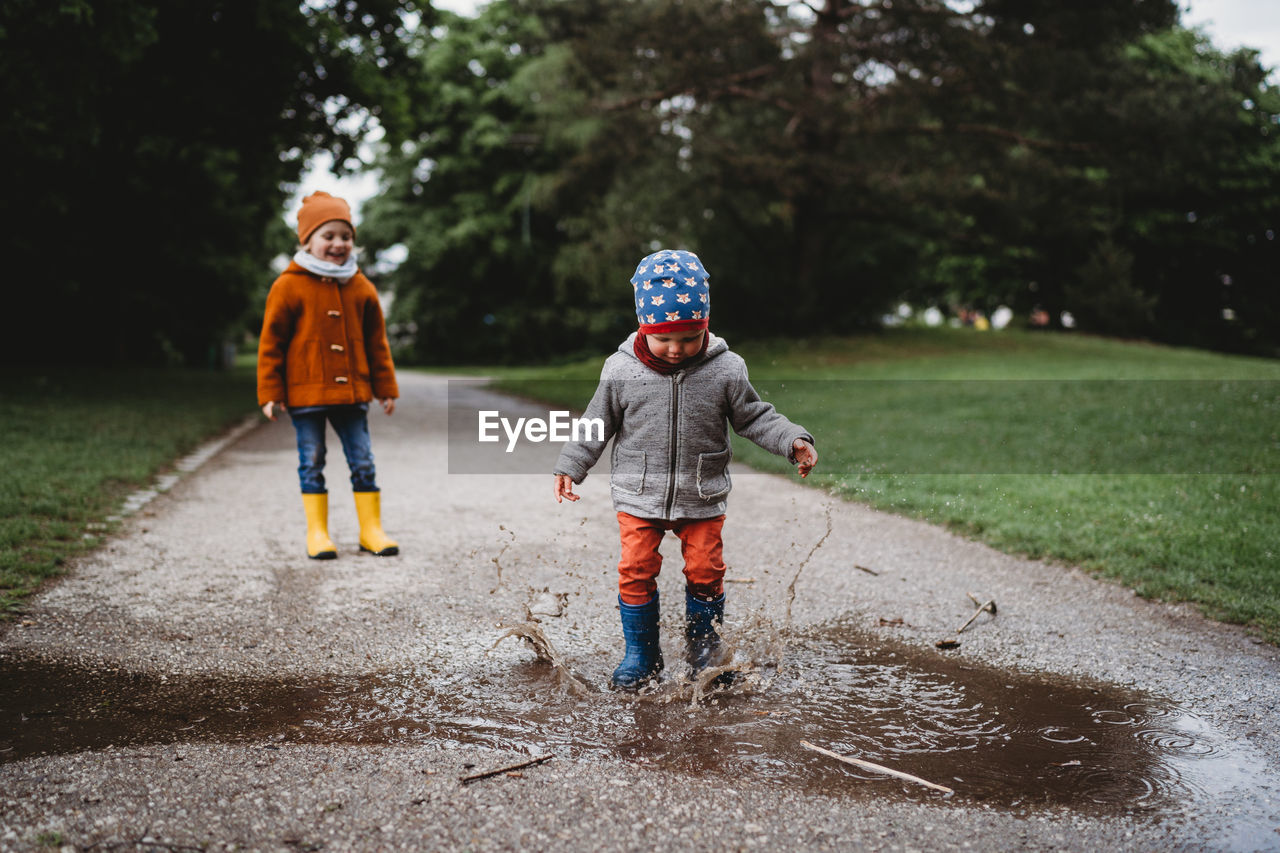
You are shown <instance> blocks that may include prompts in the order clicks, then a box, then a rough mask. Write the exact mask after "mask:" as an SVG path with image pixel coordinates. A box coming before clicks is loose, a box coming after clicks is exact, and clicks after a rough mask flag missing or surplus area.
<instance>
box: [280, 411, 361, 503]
mask: <svg viewBox="0 0 1280 853" xmlns="http://www.w3.org/2000/svg"><path fill="white" fill-rule="evenodd" d="M289 417H290V418H291V419H292V420H293V428H294V430H296V431H297V433H298V479H299V480H301V481H302V493H303V494H304V495H323V494H324V493H325V492H326V489H325V487H324V456H325V446H324V433H325V422H326V421H327V422H328V423H331V424H333V429H334V432H336V433H337V434H338V440H339V441H341V442H342V452H343V453H344V454H346V457H347V467H348V468H350V469H351V489H352V491H356V492H376V491H378V484H377V480H376V479H375V474H374V469H373V448H372V446H371V444H370V441H369V418H368V414H367V413H366V412H365V410H364V407H362V406H330V407H327V408H325V409H323V410H320V411H312V412H304V413H302V414H294V413H293V412H290V413H289Z"/></svg>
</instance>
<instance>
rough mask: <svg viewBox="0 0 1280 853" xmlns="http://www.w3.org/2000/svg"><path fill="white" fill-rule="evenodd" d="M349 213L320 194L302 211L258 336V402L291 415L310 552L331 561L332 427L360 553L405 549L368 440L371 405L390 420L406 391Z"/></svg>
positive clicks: (270, 414) (271, 412)
mask: <svg viewBox="0 0 1280 853" xmlns="http://www.w3.org/2000/svg"><path fill="white" fill-rule="evenodd" d="M354 240H355V226H354V225H353V224H352V222H351V208H350V207H349V206H348V205H347V203H346V202H345V201H343V200H342V199H340V198H336V197H334V196H331V195H329V193H326V192H316V193H313V194H312V195H309V196H307V197H306V198H305V199H303V200H302V209H301V210H300V211H299V212H298V244H299V249H298V252H297V253H296V254H295V255H294V256H293V261H292V262H291V263H290V264H289V268H288V269H286V270H285V271H284V272H283V273H281V275H280V277H279V278H277V279H276V280H275V282H274V283H273V284H272V285H271V291H270V292H269V293H268V294H267V308H266V314H265V316H264V317H263V320H262V335H261V336H260V338H259V340H258V405H259V406H261V407H262V413H263V414H264V415H266V416H267V418H268V419H269V420H272V421H274V420H275V419H276V413H277V412H280V411H283V412H288V414H289V418H290V419H291V420H292V421H293V426H294V429H295V430H296V432H297V435H298V461H299V464H298V477H299V479H300V480H301V483H302V506H303V509H304V511H305V512H306V517H307V556H308V557H311V558H312V559H316V560H331V559H333V558H335V557H337V556H338V550H337V548H336V547H335V546H334V544H333V540H331V539H330V538H329V494H328V491H327V490H326V489H325V484H324V461H325V425H326V423H328V424H332V425H333V428H334V431H335V432H336V433H337V434H338V438H339V440H340V441H341V442H342V450H343V453H344V454H345V455H346V458H347V467H348V468H350V470H351V487H352V490H353V491H354V493H355V503H356V515H357V516H358V517H359V520H360V550H362V551H368V552H371V553H373V554H376V555H378V556H380V557H385V556H390V555H393V554H398V553H399V552H400V548H399V546H398V545H397V544H396V543H395V542H394V541H392V540H391V539H390V538H389V537H388V536H387V534H386V533H385V532H383V530H382V505H381V492H380V491H379V489H378V485H377V482H376V477H375V470H374V465H373V450H372V447H371V444H370V439H369V421H368V416H367V413H368V409H369V401H370V400H373V399H374V398H377V400H378V401H379V402H380V403H381V404H382V408H383V411H385V412H386V413H387V414H388V415H390V414H391V413H392V412H394V411H395V408H396V398H397V397H399V396H400V390H399V388H398V386H397V385H396V373H395V365H394V364H393V363H392V360H391V347H390V346H389V344H388V343H387V330H386V325H385V323H384V322H383V317H382V305H381V304H380V303H379V302H378V291H377V289H376V288H375V287H374V286H373V283H372V282H371V281H369V279H367V278H365V276H364V274H363V273H361V272H360V270H359V268H358V267H357V265H356V259H355V247H354V245H353V242H354Z"/></svg>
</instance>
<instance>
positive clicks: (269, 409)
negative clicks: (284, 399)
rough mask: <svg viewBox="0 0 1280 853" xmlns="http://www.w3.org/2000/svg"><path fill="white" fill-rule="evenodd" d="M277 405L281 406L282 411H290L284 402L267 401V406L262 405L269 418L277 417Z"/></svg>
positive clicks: (271, 419)
mask: <svg viewBox="0 0 1280 853" xmlns="http://www.w3.org/2000/svg"><path fill="white" fill-rule="evenodd" d="M277 406H278V407H279V408H280V411H282V412H287V411H288V409H286V408H285V407H284V403H275V402H272V403H267V404H266V405H265V406H263V407H262V414H264V415H266V416H267V420H269V421H274V420H275V419H276V407H277Z"/></svg>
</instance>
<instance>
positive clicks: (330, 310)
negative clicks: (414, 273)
mask: <svg viewBox="0 0 1280 853" xmlns="http://www.w3.org/2000/svg"><path fill="white" fill-rule="evenodd" d="M399 396H400V388H399V386H397V385H396V371H395V365H394V364H393V363H392V361H391V347H390V345H389V344H388V343H387V328H386V324H385V323H384V322H383V318H382V305H381V304H380V303H379V302H378V291H377V289H376V288H375V287H374V286H373V282H371V281H369V279H367V278H365V276H364V274H363V273H360V272H357V273H356V274H355V276H353V277H352V278H351V279H350V280H349V281H347V283H346V284H340V283H339V282H338V280H337V279H333V278H322V277H320V276H318V275H314V274H312V273H310V272H308V271H306V270H305V269H303V268H302V267H300V266H298V264H296V263H293V262H290V264H289V268H288V269H286V270H285V271H284V272H283V273H281V275H280V277H279V278H277V279H276V280H275V282H273V283H272V285H271V291H270V292H269V293H268V294H267V310H266V314H265V315H264V316H263V318H262V335H261V336H260V337H259V338H258V405H259V406H264V405H266V404H267V403H269V402H283V403H284V404H285V406H289V407H296V406H337V405H343V404H349V403H367V402H369V401H370V400H372V399H374V398H377V399H379V400H383V399H386V398H388V397H399Z"/></svg>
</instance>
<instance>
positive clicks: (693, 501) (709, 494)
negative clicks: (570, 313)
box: [555, 332, 813, 521]
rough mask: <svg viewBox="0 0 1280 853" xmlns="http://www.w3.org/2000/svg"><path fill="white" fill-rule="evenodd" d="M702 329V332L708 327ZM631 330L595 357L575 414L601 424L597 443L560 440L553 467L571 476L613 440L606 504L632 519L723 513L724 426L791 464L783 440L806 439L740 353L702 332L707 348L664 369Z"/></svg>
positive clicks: (579, 474) (727, 455) (726, 485)
mask: <svg viewBox="0 0 1280 853" xmlns="http://www.w3.org/2000/svg"><path fill="white" fill-rule="evenodd" d="M707 334H709V335H710V334H711V333H710V332H708V333H707ZM634 342H635V334H632V335H631V336H630V337H628V338H627V339H626V340H625V341H624V342H623V343H622V344H621V345H620V346H619V347H618V351H617V352H615V353H614V354H613V355H611V356H609V358H608V359H607V360H606V361H605V363H604V369H603V370H601V371H600V384H599V385H598V386H597V387H596V392H595V395H594V396H593V397H592V398H591V402H590V404H588V406H587V410H586V412H585V413H584V417H585V418H599V419H600V420H602V421H603V422H604V439H603V440H602V441H575V442H569V443H567V444H565V446H564V449H563V450H561V451H560V458H559V460H557V462H556V468H555V473H557V474H566V475H568V476H569V477H570V478H572V480H573V482H574V483H581V482H582V481H583V480H584V479H586V476H587V471H588V470H590V469H591V466H593V465H595V464H596V462H598V461H599V460H600V456H601V454H602V453H604V449H605V446H606V445H607V444H608V443H609V440H610V439H613V455H612V456H611V457H610V464H611V468H612V471H611V474H610V487H611V489H612V492H613V506H614V509H616V510H618V511H619V512H626V513H629V514H631V515H635V516H638V517H640V518H655V519H658V518H660V519H664V520H668V521H670V520H673V519H677V518H714V517H715V516H717V515H722V514H724V511H725V500H726V498H727V497H728V495H729V490H730V489H731V488H732V487H733V484H732V483H731V482H730V480H729V460H730V459H731V458H732V457H733V451H732V450H731V449H730V446H729V427H730V426H731V425H732V427H733V429H734V432H736V433H738V435H741V436H742V437H744V438H746V439H749V440H750V441H753V442H755V443H756V444H758V445H760V446H761V447H763V448H764V449H765V450H768V451H770V452H771V453H776V454H778V455H779V456H785V457H787V458H788V459H790V460H791V461H792V462H794V461H795V457H794V456H793V455H792V443H793V442H794V441H795V440H796V439H797V438H803V439H804V440H805V441H808V442H810V443H812V442H813V436H811V435H810V434H809V433H808V432H807V431H806V430H805V429H804V428H803V427H800V426H797V425H796V424H793V423H792V422H791V421H789V420H787V419H786V418H785V417H783V416H782V415H780V414H778V412H777V410H776V409H774V407H773V405H772V404H770V403H766V402H764V401H763V400H761V399H760V395H759V394H757V393H756V389H755V388H753V387H751V382H750V381H749V380H748V379H747V365H746V362H744V361H743V360H742V357H741V356H739V355H737V354H736V353H733V352H730V351H729V345H728V344H726V343H725V342H724V339H723V338H718V337H716V336H715V335H711V339H710V341H709V342H708V344H707V349H706V352H705V353H704V354H703V355H702V357H700V358H698V359H697V360H696V361H694V362H693V363H691V364H690V365H689V366H688V367H686V368H684V369H683V370H680V371H679V372H677V373H673V374H671V375H669V376H664V375H662V374H660V373H656V372H655V371H653V370H650V369H649V368H648V367H646V366H645V365H644V364H642V363H641V361H640V359H638V358H636V356H635V352H634V349H633V347H634Z"/></svg>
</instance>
